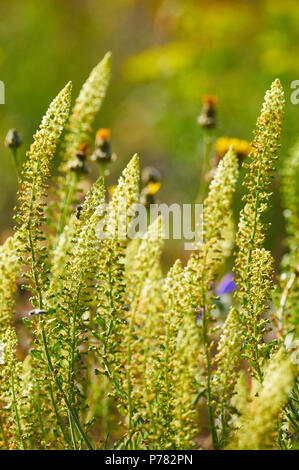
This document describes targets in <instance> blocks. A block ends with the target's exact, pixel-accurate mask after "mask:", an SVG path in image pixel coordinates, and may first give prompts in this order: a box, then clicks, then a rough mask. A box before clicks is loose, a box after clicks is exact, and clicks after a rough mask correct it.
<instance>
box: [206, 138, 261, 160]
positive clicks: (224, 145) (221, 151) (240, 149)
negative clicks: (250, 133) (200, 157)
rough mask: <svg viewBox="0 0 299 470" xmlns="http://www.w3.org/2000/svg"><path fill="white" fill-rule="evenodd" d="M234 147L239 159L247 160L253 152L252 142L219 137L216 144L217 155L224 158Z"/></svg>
mask: <svg viewBox="0 0 299 470" xmlns="http://www.w3.org/2000/svg"><path fill="white" fill-rule="evenodd" d="M231 145H233V147H234V150H235V152H236V154H237V156H238V158H240V159H241V158H246V157H247V156H248V155H249V154H250V152H251V151H252V147H251V144H250V142H248V141H247V140H240V139H237V138H231V137H219V139H217V140H216V142H215V144H214V148H215V151H216V155H217V157H219V158H222V157H223V156H224V155H225V154H226V152H227V151H228V150H229V148H230V146H231Z"/></svg>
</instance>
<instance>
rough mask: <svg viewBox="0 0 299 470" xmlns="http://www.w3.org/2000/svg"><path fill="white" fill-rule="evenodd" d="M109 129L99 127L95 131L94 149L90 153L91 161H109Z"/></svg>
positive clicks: (110, 155)
mask: <svg viewBox="0 0 299 470" xmlns="http://www.w3.org/2000/svg"><path fill="white" fill-rule="evenodd" d="M110 135H111V132H110V129H99V130H98V131H97V133H96V141H95V149H94V152H93V154H92V155H91V160H92V161H93V162H102V163H104V162H106V163H108V162H110V161H111V157H112V154H111V146H110Z"/></svg>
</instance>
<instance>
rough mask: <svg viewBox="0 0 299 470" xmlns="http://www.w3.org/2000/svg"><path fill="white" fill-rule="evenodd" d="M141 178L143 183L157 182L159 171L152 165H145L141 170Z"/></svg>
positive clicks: (159, 175)
mask: <svg viewBox="0 0 299 470" xmlns="http://www.w3.org/2000/svg"><path fill="white" fill-rule="evenodd" d="M141 180H142V183H143V184H144V185H147V184H148V183H158V182H160V181H161V173H160V171H159V170H157V168H155V167H153V166H146V167H145V168H143V170H142V173H141Z"/></svg>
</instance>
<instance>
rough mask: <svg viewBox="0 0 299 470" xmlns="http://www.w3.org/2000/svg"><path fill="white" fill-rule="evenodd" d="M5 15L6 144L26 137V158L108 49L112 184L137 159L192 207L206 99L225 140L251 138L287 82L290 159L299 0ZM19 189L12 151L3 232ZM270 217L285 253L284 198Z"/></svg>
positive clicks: (2, 194) (173, 1) (171, 2)
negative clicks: (58, 104) (49, 119)
mask: <svg viewBox="0 0 299 470" xmlns="http://www.w3.org/2000/svg"><path fill="white" fill-rule="evenodd" d="M0 18H1V20H0V21H1V23H0V70H1V72H0V80H2V81H3V82H4V83H5V86H6V103H5V105H0V142H1V143H3V141H4V138H5V135H6V132H7V130H8V129H9V128H10V127H15V128H17V129H18V130H19V132H20V133H21V134H22V136H23V139H24V145H23V146H22V148H21V153H23V157H24V155H25V151H26V150H27V149H28V147H29V145H30V143H31V139H32V137H31V136H32V134H33V133H34V131H35V129H36V128H37V126H38V125H39V122H40V119H41V117H42V115H43V113H44V112H45V110H46V108H47V106H48V104H49V102H50V101H51V100H52V98H53V97H54V96H55V95H56V94H57V92H58V91H59V90H60V89H61V88H62V87H63V86H64V84H65V83H66V82H67V81H68V80H72V81H73V86H74V96H76V95H77V93H78V92H79V89H80V86H81V85H82V83H83V81H84V80H85V79H86V77H87V75H88V74H89V72H90V70H91V68H92V67H93V66H94V65H95V64H96V63H97V62H98V61H99V60H100V59H101V58H102V56H103V55H104V53H105V52H106V51H107V50H111V51H112V53H113V78H112V82H111V85H110V89H109V93H108V96H107V98H106V100H105V103H104V106H103V108H102V111H101V113H100V115H99V116H98V118H97V123H96V126H98V127H110V128H111V130H112V145H113V150H114V151H115V152H116V153H117V154H118V160H117V162H116V163H115V164H113V165H114V166H113V168H112V172H111V175H110V177H109V181H110V183H111V184H113V183H114V182H115V180H116V177H117V175H118V173H119V171H120V169H121V168H123V167H124V166H125V164H126V163H127V161H128V159H129V157H130V155H132V154H133V153H134V152H138V153H139V154H140V157H141V161H142V165H143V166H145V165H154V166H156V167H158V168H159V169H160V171H161V172H162V175H163V183H162V188H161V190H160V192H159V193H158V198H159V200H160V201H164V202H167V203H172V202H180V203H187V202H192V201H193V200H194V198H195V196H196V194H197V191H198V182H199V172H200V165H201V159H202V137H203V133H202V130H201V129H200V128H199V127H198V126H197V123H196V118H197V116H198V114H199V113H200V110H201V97H202V95H203V94H206V93H209V94H214V95H217V96H218V98H219V105H218V126H217V129H216V131H215V138H216V137H217V136H222V135H224V136H229V137H238V138H242V139H248V140H251V137H252V130H253V129H254V125H255V121H256V117H257V115H258V113H259V110H260V107H261V104H262V100H263V95H264V92H265V90H266V89H267V88H269V85H270V83H271V82H272V80H273V79H274V78H276V77H279V78H280V79H281V81H282V84H283V86H284V88H285V93H286V116H285V123H284V133H283V146H282V151H281V156H282V157H283V155H284V154H285V153H286V152H287V151H288V149H289V147H290V146H291V145H292V144H293V143H294V141H295V140H296V138H297V134H298V117H299V115H298V113H299V105H298V106H296V105H293V104H291V102H290V95H291V92H292V91H293V90H291V88H290V84H291V82H292V81H293V80H296V79H299V61H298V46H299V2H298V1H295V0H284V1H282V0H271V1H266V0H261V1H253V0H251V1H246V0H242V1H214V0H210V1H200V0H63V1H62V0H43V1H40V0H10V1H4V0H2V1H1V3H0ZM294 184H298V182H294ZM15 190H16V181H15V174H14V168H13V164H12V161H11V158H10V154H9V151H8V149H6V148H5V147H4V145H3V144H1V158H0V233H3V232H4V229H5V227H10V226H11V225H12V222H11V215H12V211H13V206H14V203H15ZM238 191H239V192H240V191H241V189H240V188H239V189H238ZM239 196H240V194H239V193H238V197H237V198H236V206H238V204H240V197H239ZM269 217H270V218H272V219H274V220H275V224H274V232H273V233H274V235H273V236H272V238H271V239H270V245H271V248H272V249H273V250H274V251H275V252H276V253H278V254H279V253H280V252H281V249H282V248H281V246H282V245H281V238H282V235H281V233H282V228H281V224H282V219H281V210H280V207H279V198H278V197H276V198H275V200H274V209H273V211H272V214H270V216H269ZM2 238H3V236H2ZM174 256H176V253H175V254H174Z"/></svg>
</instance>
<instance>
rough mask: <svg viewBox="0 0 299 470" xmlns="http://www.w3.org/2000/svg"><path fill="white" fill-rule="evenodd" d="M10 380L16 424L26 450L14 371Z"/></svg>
mask: <svg viewBox="0 0 299 470" xmlns="http://www.w3.org/2000/svg"><path fill="white" fill-rule="evenodd" d="M10 378H11V391H12V403H13V407H14V411H15V417H16V424H17V429H18V434H19V439H20V441H21V442H22V446H23V449H24V450H26V443H25V440H24V438H23V433H22V428H21V422H20V417H19V411H18V405H17V399H16V391H15V378H14V371H12V373H11V377H10Z"/></svg>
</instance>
